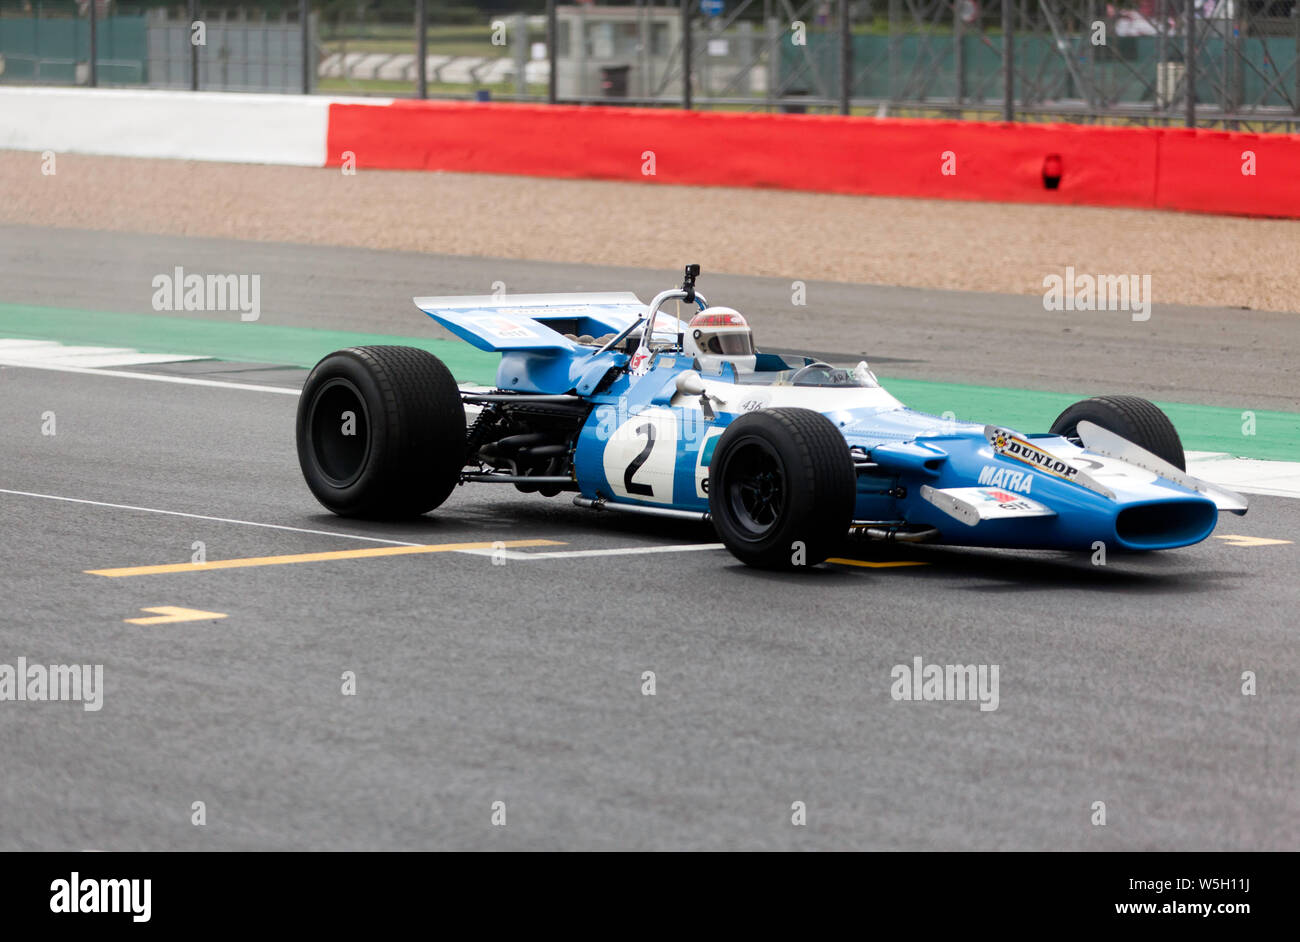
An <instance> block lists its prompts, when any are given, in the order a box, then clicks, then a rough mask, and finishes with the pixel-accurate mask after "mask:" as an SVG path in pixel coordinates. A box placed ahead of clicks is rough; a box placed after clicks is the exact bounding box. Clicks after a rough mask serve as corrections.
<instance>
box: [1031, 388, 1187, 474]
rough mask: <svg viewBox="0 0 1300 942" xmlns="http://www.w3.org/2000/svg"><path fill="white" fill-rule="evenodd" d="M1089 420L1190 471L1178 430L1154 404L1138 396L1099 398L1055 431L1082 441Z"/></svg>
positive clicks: (1076, 409)
mask: <svg viewBox="0 0 1300 942" xmlns="http://www.w3.org/2000/svg"><path fill="white" fill-rule="evenodd" d="M1083 421H1088V422H1091V423H1093V424H1094V425H1100V426H1101V427H1102V428H1104V429H1106V430H1107V431H1108V432H1114V433H1115V434H1116V435H1118V436H1120V437H1121V438H1127V439H1128V440H1129V441H1131V442H1132V443H1133V444H1134V445H1137V446H1138V447H1139V448H1145V449H1146V450H1147V451H1149V452H1151V453H1152V454H1153V455H1157V456H1158V457H1161V458H1163V459H1165V461H1168V462H1169V463H1170V464H1172V465H1174V466H1175V467H1177V468H1178V469H1179V470H1182V471H1185V470H1187V457H1186V455H1184V454H1183V443H1182V440H1181V439H1180V438H1179V437H1178V430H1177V429H1175V428H1174V423H1173V422H1170V421H1169V416H1167V415H1165V414H1164V413H1163V412H1161V411H1160V408H1159V407H1158V406H1157V405H1156V404H1155V403H1153V402H1148V401H1147V400H1145V399H1141V398H1139V397H1137V396H1097V397H1095V398H1093V399H1084V400H1083V401H1082V402H1076V403H1075V404H1074V405H1072V406H1070V408H1068V409H1066V410H1065V411H1064V412H1062V413H1061V414H1060V415H1059V416H1057V419H1056V421H1055V422H1053V423H1052V432H1053V434H1056V435H1062V436H1064V437H1065V438H1069V439H1072V440H1075V441H1077V440H1078V428H1079V423H1080V422H1083Z"/></svg>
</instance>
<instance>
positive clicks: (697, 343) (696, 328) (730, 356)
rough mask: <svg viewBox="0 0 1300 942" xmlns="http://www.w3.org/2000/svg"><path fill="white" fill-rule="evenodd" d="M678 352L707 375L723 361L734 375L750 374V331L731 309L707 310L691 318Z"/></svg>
mask: <svg viewBox="0 0 1300 942" xmlns="http://www.w3.org/2000/svg"><path fill="white" fill-rule="evenodd" d="M682 351H683V352H684V353H688V354H691V355H692V356H694V357H695V359H696V360H698V361H699V363H700V368H701V369H702V370H705V371H707V372H710V373H713V372H717V371H718V370H720V369H721V368H722V364H723V363H724V362H727V363H730V364H731V365H732V366H734V367H735V369H736V371H737V372H747V371H751V372H752V371H753V369H754V365H755V357H754V332H753V331H751V330H750V329H749V323H748V322H747V321H746V320H745V318H744V316H743V315H742V314H741V313H740V312H739V311H737V310H736V309H735V308H730V307H708V308H705V309H704V310H702V311H700V313H698V314H696V315H695V316H694V317H693V318H691V323H690V325H689V326H688V327H687V328H686V336H685V337H683V338H682Z"/></svg>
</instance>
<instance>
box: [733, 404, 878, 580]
mask: <svg viewBox="0 0 1300 942" xmlns="http://www.w3.org/2000/svg"><path fill="white" fill-rule="evenodd" d="M856 495H857V475H856V473H855V471H854V468H853V459H852V457H851V456H850V455H849V446H848V444H847V443H846V442H845V440H844V436H843V435H842V434H840V430H839V429H838V428H836V427H835V425H834V423H832V422H831V421H830V420H829V419H828V418H826V417H825V416H824V415H822V414H821V413H818V412H813V411H812V410H810V409H766V410H763V411H761V412H750V413H748V414H746V415H742V416H741V417H740V418H738V419H736V420H735V421H734V422H732V423H731V425H729V426H728V427H727V430H726V431H725V432H723V434H722V438H721V439H720V440H719V441H718V446H717V450H716V451H715V452H714V454H713V460H712V461H711V462H710V466H709V512H710V514H711V515H712V517H713V525H714V527H715V529H716V530H717V531H718V536H719V537H721V539H722V542H723V543H724V544H726V547H727V549H728V550H730V551H731V553H732V555H734V556H735V557H736V558H737V559H739V560H740V561H741V562H743V563H745V564H746V565H749V566H756V567H758V568H761V569H796V568H800V567H801V566H815V565H817V564H818V563H820V562H822V561H824V560H825V559H826V558H827V557H828V556H831V555H832V554H833V553H834V552H835V551H836V550H837V549H838V548H839V547H840V546H842V545H843V543H844V540H845V537H846V536H847V534H848V530H849V524H851V523H852V522H853V508H854V503H855V501H856ZM799 544H802V549H800V546H799Z"/></svg>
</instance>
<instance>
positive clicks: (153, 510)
mask: <svg viewBox="0 0 1300 942" xmlns="http://www.w3.org/2000/svg"><path fill="white" fill-rule="evenodd" d="M0 494H12V495H14V496H16V497H39V498H41V499H42V500H59V501H64V502H65V503H69V504H89V505H90V506H92V507H109V508H112V509H113V510H135V511H139V512H140V513H146V514H166V515H167V516H169V517H188V518H190V519H191V520H211V521H213V522H215V523H235V524H239V525H240V526H244V527H264V528H265V529H268V530H288V531H290V532H291V533H312V534H315V535H317V536H341V537H343V538H344V539H347V540H364V541H365V542H367V543H386V544H388V545H390V546H424V545H426V544H424V543H407V542H405V541H403V540H381V539H379V537H375V536H358V535H357V534H355V533H339V532H338V531H336V530H309V529H307V528H305V527H289V526H285V525H284V524H280V523H258V522H257V521H255V520H236V519H234V518H232V517H209V516H207V515H205V514H190V513H183V512H182V511H179V510H160V509H158V508H157V507H136V506H134V505H132V504H110V503H108V502H106V501H102V500H84V499H82V498H80V497H61V496H59V495H58V494H37V493H34V492H32V491H11V490H9V489H8V488H3V487H0ZM488 552H489V553H490V552H491V550H489V551H488Z"/></svg>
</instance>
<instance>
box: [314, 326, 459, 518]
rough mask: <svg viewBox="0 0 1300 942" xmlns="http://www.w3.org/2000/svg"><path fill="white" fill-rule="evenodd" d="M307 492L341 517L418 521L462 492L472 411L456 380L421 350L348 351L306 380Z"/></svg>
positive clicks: (330, 359) (326, 361) (332, 357)
mask: <svg viewBox="0 0 1300 942" xmlns="http://www.w3.org/2000/svg"><path fill="white" fill-rule="evenodd" d="M298 463H299V464H300V465H301V466H302V476H303V477H304V478H305V479H306V481H307V486H308V487H309V488H310V489H311V492H312V494H314V495H315V496H316V499H317V500H319V501H320V502H321V503H322V504H323V505H324V506H325V507H326V508H328V509H329V510H332V511H333V512H334V513H336V514H339V515H340V516H344V517H371V518H380V519H394V518H402V517H417V516H419V515H420V514H423V513H426V512H428V511H430V510H432V509H433V508H435V507H437V506H438V505H439V504H441V503H442V502H443V501H444V500H446V499H447V496H448V495H449V494H450V493H451V492H452V490H453V489H454V488H455V487H456V484H457V482H458V481H459V480H460V473H461V471H462V470H463V469H464V465H465V406H464V405H463V404H462V403H461V400H460V392H459V389H458V388H457V386H456V380H455V379H453V378H452V375H451V372H450V371H449V370H448V369H447V367H446V366H444V365H443V363H442V361H441V360H439V359H438V358H437V357H435V356H434V355H433V354H432V353H429V352H427V351H425V350H418V349H416V348H414V347H349V348H348V349H347V350H339V351H338V352H337V353H331V354H330V355H329V356H327V357H325V359H323V360H321V361H320V362H319V363H317V364H316V368H315V369H313V370H312V371H311V375H310V376H308V377H307V383H306V385H305V386H304V387H303V390H302V398H301V399H300V400H299V402H298Z"/></svg>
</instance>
